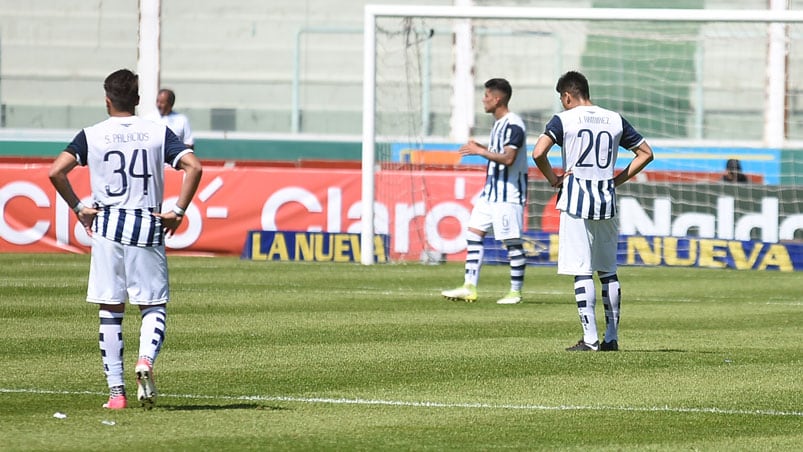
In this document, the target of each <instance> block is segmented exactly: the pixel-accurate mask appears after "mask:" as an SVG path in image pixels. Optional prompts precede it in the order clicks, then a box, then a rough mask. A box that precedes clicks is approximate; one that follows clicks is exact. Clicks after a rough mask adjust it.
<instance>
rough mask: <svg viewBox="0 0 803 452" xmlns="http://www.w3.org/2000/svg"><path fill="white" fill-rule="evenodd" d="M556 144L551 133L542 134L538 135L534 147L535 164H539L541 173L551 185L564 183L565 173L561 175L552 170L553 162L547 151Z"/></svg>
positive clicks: (558, 185)
mask: <svg viewBox="0 0 803 452" xmlns="http://www.w3.org/2000/svg"><path fill="white" fill-rule="evenodd" d="M554 144H555V142H554V141H552V138H551V137H550V136H549V135H546V134H544V135H541V136H540V137H538V141H537V142H536V143H535V147H534V148H533V160H535V164H536V165H537V166H538V169H539V170H540V171H541V174H543V175H544V177H546V180H547V182H549V185H551V186H553V187H560V185H561V184H562V183H563V178H564V176H565V174H561V175H560V176H558V175H556V174H555V171H553V170H552V164H551V163H549V159H548V158H547V153H548V152H549V150H550V149H552V146H553V145H554Z"/></svg>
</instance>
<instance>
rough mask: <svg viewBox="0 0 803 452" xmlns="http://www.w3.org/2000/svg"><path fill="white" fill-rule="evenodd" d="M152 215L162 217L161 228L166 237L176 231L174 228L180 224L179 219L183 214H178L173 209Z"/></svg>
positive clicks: (181, 218) (182, 217)
mask: <svg viewBox="0 0 803 452" xmlns="http://www.w3.org/2000/svg"><path fill="white" fill-rule="evenodd" d="M153 216H155V217H159V218H161V219H162V229H164V231H165V232H166V233H167V236H168V237H170V236H172V235H173V234H175V233H176V229H178V227H179V226H181V220H183V219H184V215H178V214H176V213H175V212H173V211H169V212H165V213H154V214H153Z"/></svg>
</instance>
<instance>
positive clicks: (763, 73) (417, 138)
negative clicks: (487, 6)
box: [375, 16, 803, 261]
mask: <svg viewBox="0 0 803 452" xmlns="http://www.w3.org/2000/svg"><path fill="white" fill-rule="evenodd" d="M466 23H468V24H469V25H470V27H469V29H470V35H469V38H468V39H470V43H471V51H470V59H471V60H472V61H473V63H472V64H471V66H470V68H469V70H470V72H471V77H472V80H473V81H472V85H473V86H472V88H471V90H470V91H469V92H466V91H463V92H459V93H457V94H456V93H455V86H456V84H455V80H456V78H457V76H459V75H460V74H457V76H456V71H459V70H461V69H460V66H459V65H458V64H457V63H456V61H457V57H458V52H459V50H458V48H459V46H458V45H457V44H456V43H457V42H459V38H460V37H459V31H458V30H460V29H461V28H460V26H461V24H466ZM768 26H769V24H768V23H748V22H716V21H713V22H682V21H679V22H670V21H646V22H645V21H641V22H631V21H611V20H538V19H519V20H497V19H481V18H473V19H470V20H469V19H445V18H422V17H381V16H380V17H377V21H376V28H375V32H376V41H375V43H376V71H375V74H376V84H375V91H376V102H375V108H376V114H375V135H376V142H377V146H376V149H377V152H376V156H377V162H376V163H377V165H376V169H375V181H376V186H375V187H376V188H375V190H376V191H375V200H376V203H377V204H376V205H377V206H378V207H377V209H376V214H375V215H376V216H375V225H376V231H375V232H377V233H387V234H389V235H390V238H391V242H390V245H391V256H392V258H393V259H394V260H401V261H407V260H417V259H419V258H422V256H423V258H425V259H428V258H430V257H431V256H432V255H433V254H434V255H435V256H445V257H449V258H450V259H452V258H453V259H460V258H461V257H462V254H461V253H462V252H463V251H464V248H465V241H464V239H463V232H464V229H465V222H466V221H467V219H468V214H469V212H470V208H471V204H472V200H473V198H474V197H475V196H476V195H477V194H478V193H479V191H480V189H481V186H482V184H483V182H484V169H485V166H484V161H483V160H481V159H477V158H468V157H464V158H461V157H460V156H459V154H458V153H457V148H458V147H459V145H460V144H461V143H460V142H458V141H457V140H456V139H455V138H454V137H455V136H461V133H466V132H465V130H467V131H468V132H467V133H468V134H469V135H470V136H472V137H474V138H475V139H476V140H477V141H479V142H481V143H487V141H488V136H487V134H488V133H489V131H490V128H491V125H492V123H493V118H492V117H491V115H489V114H487V113H485V112H484V111H483V109H482V104H481V100H482V95H483V91H484V89H483V83H484V82H485V81H486V80H488V79H490V78H494V77H503V78H506V79H508V80H509V81H510V82H511V85H512V86H513V96H512V99H511V102H510V109H511V111H513V112H516V113H518V114H519V115H520V116H522V117H523V118H524V120H525V123H526V126H527V129H528V130H527V135H528V149H526V150H525V152H527V153H528V154H529V153H531V152H532V146H533V144H534V143H535V141H536V139H537V137H538V136H539V135H540V133H541V132H542V131H543V129H544V125H545V124H546V122H547V121H548V120H549V119H550V118H551V117H552V115H554V114H555V113H557V112H559V111H560V109H561V106H560V102H559V98H558V94H557V93H556V92H555V89H554V87H555V82H556V80H557V78H558V76H559V75H560V74H562V73H563V72H565V71H567V70H578V71H581V72H583V73H584V74H585V75H586V76H587V77H588V79H589V82H590V86H591V98H592V101H593V102H594V103H595V104H597V105H600V106H602V107H605V108H608V109H612V110H616V111H619V112H621V113H622V115H623V116H624V117H625V118H626V119H627V120H628V121H629V122H630V123H631V124H633V125H634V126H635V127H636V128H637V129H638V130H639V132H641V133H642V135H644V136H645V138H647V140H648V141H649V142H650V143H651V144H652V145H653V148H654V149H655V151H656V161H655V162H654V163H653V164H652V165H650V167H648V171H646V172H645V173H644V174H642V175H641V177H639V179H638V180H637V181H634V182H632V183H628V184H625V185H624V186H622V188H621V190H620V198H623V199H624V204H623V206H624V207H626V208H628V209H631V216H630V217H625V218H623V219H622V233H623V234H625V233H626V234H643V235H671V236H678V237H689V236H690V237H707V238H723V239H737V240H763V241H773V240H776V241H777V240H801V239H803V231H801V230H800V229H799V228H798V227H797V226H796V225H797V224H798V223H799V222H798V220H794V219H793V220H790V222H787V224H786V226H784V225H783V222H784V220H785V219H788V218H790V217H794V216H795V215H797V216H798V217H799V216H800V204H801V203H800V199H798V189H797V186H799V185H801V183H802V182H803V178H801V176H799V175H798V174H797V173H799V172H800V170H803V158H801V157H800V155H801V154H800V152H799V151H796V150H795V149H792V148H794V143H795V142H796V141H798V140H803V102H802V101H803V96H802V95H801V93H803V48H802V47H801V45H800V44H802V43H803V26H801V25H799V24H785V26H786V32H785V40H786V41H785V42H786V49H787V55H786V61H785V63H786V65H787V66H788V69H787V76H786V81H785V83H786V98H785V115H784V116H785V117H784V125H783V129H784V134H785V143H789V145H788V146H785V149H767V148H765V147H764V146H763V145H762V140H763V139H764V136H763V134H764V122H765V104H766V98H767V77H768V71H773V70H783V68H769V67H768V47H769V46H768ZM461 96H462V97H461ZM465 96H468V98H469V99H470V104H469V105H470V106H471V108H472V109H473V110H472V112H470V113H471V114H469V115H467V117H468V118H470V119H469V122H470V123H471V124H467V125H465V127H466V128H465V129H464V131H463V132H461V129H460V128H459V127H457V128H455V126H454V122H455V121H454V117H455V115H456V114H458V117H459V114H460V113H462V114H465V113H466V112H464V111H457V112H456V111H455V106H456V105H458V106H459V105H465V102H462V103H461V101H465V100H466V97H465ZM463 108H465V107H463ZM631 156H632V154H631V153H630V152H629V151H626V150H622V149H620V157H619V164H620V165H621V166H622V167H623V166H624V165H626V164H627V162H629V161H630V158H631ZM729 159H738V160H739V162H740V166H741V169H742V172H743V173H745V175H746V177H747V179H748V181H749V182H748V183H746V184H727V183H722V176H723V175H724V173H725V169H726V162H727V161H728V160H729ZM529 160H530V164H531V178H530V190H529V197H530V199H529V202H528V207H527V221H526V223H527V224H526V227H527V229H528V230H533V231H547V232H551V231H554V230H556V227H557V220H556V218H557V216H556V213H554V209H553V208H552V205H553V204H554V198H555V197H554V192H553V191H552V190H551V189H549V187H548V186H547V184H546V183H545V182H544V181H543V179H542V177H541V176H540V173H538V171H537V169H535V167H534V164H533V163H532V161H531V159H529ZM550 160H551V161H552V162H553V166H557V167H559V166H560V152H559V151H553V152H551V153H550ZM768 199H769V200H768ZM666 209H668V210H669V213H668V214H667V213H665V210H666ZM755 215H757V216H758V217H754V216H755ZM767 216H775V217H777V218H773V219H772V220H771V221H770V220H766V221H764V220H762V218H764V217H767ZM723 217H725V218H723ZM759 217H760V218H759ZM741 220H744V221H741ZM784 227H785V228H786V229H785V230H784Z"/></svg>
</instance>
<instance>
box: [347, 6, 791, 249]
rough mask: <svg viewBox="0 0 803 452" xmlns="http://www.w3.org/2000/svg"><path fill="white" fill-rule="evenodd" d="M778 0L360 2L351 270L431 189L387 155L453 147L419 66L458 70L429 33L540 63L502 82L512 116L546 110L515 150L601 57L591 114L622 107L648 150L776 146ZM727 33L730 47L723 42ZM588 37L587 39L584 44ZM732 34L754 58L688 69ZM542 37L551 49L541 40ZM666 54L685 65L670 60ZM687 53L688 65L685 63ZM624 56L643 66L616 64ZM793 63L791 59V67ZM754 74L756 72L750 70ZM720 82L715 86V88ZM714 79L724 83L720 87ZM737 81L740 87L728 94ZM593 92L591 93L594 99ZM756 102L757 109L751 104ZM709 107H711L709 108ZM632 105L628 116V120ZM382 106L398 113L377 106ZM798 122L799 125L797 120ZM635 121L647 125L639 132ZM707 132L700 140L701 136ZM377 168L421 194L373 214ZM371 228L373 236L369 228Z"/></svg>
mask: <svg viewBox="0 0 803 452" xmlns="http://www.w3.org/2000/svg"><path fill="white" fill-rule="evenodd" d="M778 3H779V2H773V4H774V6H776V8H774V9H768V10H715V9H619V8H530V7H486V6H460V7H456V6H394V5H367V6H366V7H365V10H364V27H365V28H364V35H363V57H364V61H363V77H364V78H363V112H362V114H363V121H362V125H363V130H362V178H361V182H362V188H361V196H362V202H361V206H360V211H361V212H360V214H361V224H360V228H361V230H360V232H361V233H362V237H361V250H362V253H361V263H362V264H365V265H370V264H373V263H374V241H373V237H374V234H376V233H378V232H384V233H388V234H389V235H390V236H391V240H393V235H394V234H398V233H399V232H400V231H401V232H403V233H411V232H410V231H408V228H407V227H405V226H404V225H401V226H400V222H399V221H397V222H396V224H395V226H394V225H391V226H388V224H389V220H388V217H392V216H394V215H399V214H400V213H401V214H404V215H406V216H404V217H403V220H402V221H406V219H409V218H415V217H418V216H421V215H423V213H424V211H426V209H427V207H426V203H427V198H428V197H429V196H430V195H431V194H432V192H431V188H428V187H427V185H428V184H430V183H431V182H432V180H433V179H432V177H431V175H429V174H428V173H427V172H426V165H417V163H426V162H421V161H416V160H415V159H414V158H411V157H410V155H411V154H406V155H407V158H408V159H407V160H404V159H402V160H399V149H398V146H397V147H396V148H394V146H396V145H398V144H400V143H407V144H408V145H412V146H408V147H413V148H414V147H421V148H422V149H423V148H425V147H426V144H428V143H430V142H439V143H443V146H441V147H442V148H448V147H449V146H450V145H453V144H454V143H450V141H454V137H453V136H450V132H449V130H448V127H447V126H443V125H442V124H446V123H448V121H447V120H446V119H445V117H444V116H443V115H441V116H438V113H443V112H442V111H440V112H438V111H434V110H435V109H434V108H433V107H432V105H433V104H435V103H437V102H436V101H438V100H439V99H440V102H441V104H447V103H448V101H445V100H444V99H445V98H448V95H447V94H444V93H443V91H445V90H440V91H439V90H438V87H437V86H435V85H436V84H440V85H443V84H448V83H451V82H452V80H453V78H451V76H454V74H448V75H445V74H444V72H443V71H442V72H440V73H437V72H436V69H433V67H432V66H433V65H440V66H449V67H452V68H453V67H458V66H455V65H454V64H453V62H452V61H451V60H450V59H451V58H454V57H455V56H454V55H453V52H454V51H456V50H455V49H454V43H453V41H454V40H453V39H452V40H451V42H444V43H443V44H442V45H440V46H439V45H438V43H434V39H433V38H432V36H439V35H447V36H449V35H450V33H453V30H454V24H455V23H456V22H457V21H466V20H469V21H471V23H472V27H474V29H475V33H476V34H477V35H478V36H479V35H480V34H483V33H484V34H485V35H489V36H495V39H496V40H495V41H494V43H496V44H499V46H500V48H504V53H505V55H506V56H507V57H510V56H511V55H515V56H516V57H517V58H519V59H520V60H521V61H526V60H527V59H533V60H536V59H539V58H540V59H541V61H540V62H541V63H544V64H547V63H548V64H549V65H552V67H553V70H552V71H546V72H548V73H546V74H545V75H544V80H547V81H539V82H533V83H530V82H531V81H530V80H523V76H521V74H519V76H518V79H517V82H519V83H516V82H513V87H514V96H513V97H514V100H513V101H512V102H513V103H514V104H515V106H512V107H511V110H513V111H517V110H520V111H523V110H527V109H528V108H529V106H528V103H529V102H530V99H532V98H535V97H539V98H542V99H543V98H545V97H548V96H552V97H551V98H549V100H548V101H546V102H545V104H546V106H541V107H538V108H539V109H540V110H539V111H538V112H537V114H533V115H532V117H531V118H530V119H529V120H528V118H525V122H527V127H528V136H529V137H530V141H531V142H530V143H528V147H529V148H530V149H527V150H526V152H530V151H531V147H532V145H533V144H534V139H535V137H537V136H538V134H540V131H541V130H542V128H543V124H544V120H545V119H548V117H549V116H550V115H551V114H554V113H557V110H556V109H555V102H554V93H552V92H551V91H553V90H554V89H553V88H552V87H553V86H554V82H555V80H556V76H557V75H558V74H559V73H563V72H565V71H566V70H571V69H577V70H580V71H583V72H585V70H586V69H587V68H586V67H585V65H586V64H588V65H591V64H594V62H595V61H605V60H606V59H607V60H615V62H616V64H617V65H618V66H611V67H604V68H601V69H599V70H598V71H597V72H596V73H595V75H596V74H601V75H600V77H601V79H600V78H596V79H595V78H592V77H590V82H591V85H592V99H594V100H599V99H600V98H602V99H604V100H605V101H606V102H604V103H603V102H599V104H600V105H601V106H603V107H609V108H613V109H616V110H620V111H621V110H624V114H625V116H626V117H628V119H631V122H633V123H634V125H635V126H636V127H637V128H638V129H639V130H641V131H642V132H645V130H644V129H646V133H644V135H645V136H646V137H647V138H648V140H650V142H651V143H655V142H660V141H661V140H664V141H665V142H667V143H671V144H672V145H673V146H684V145H688V146H700V145H704V144H708V143H719V144H722V143H729V144H731V145H734V146H746V147H749V146H753V147H767V148H776V149H780V148H783V147H784V146H787V145H788V143H789V141H790V139H791V138H793V137H790V136H789V133H788V131H787V129H788V125H789V121H790V118H789V117H790V114H789V112H790V94H789V89H788V84H789V80H790V76H789V71H790V69H789V68H788V67H787V64H788V62H789V51H790V45H791V44H790V42H791V38H790V34H794V35H797V34H799V32H800V31H801V30H800V29H799V28H797V27H795V28H794V30H793V31H791V32H790V29H789V27H790V26H793V25H795V26H796V25H799V24H801V23H803V11H793V10H787V9H785V8H777V5H778ZM511 24H512V25H511ZM739 24H741V25H739ZM564 25H565V26H567V27H569V26H571V27H573V28H572V30H570V31H568V34H569V35H570V37H569V39H566V38H565V36H564V34H566V33H567V31H566V30H563V29H562V27H563V26H564ZM651 28H656V29H660V32H661V33H656V36H655V37H651V40H652V41H655V42H658V45H656V46H652V47H643V48H641V47H638V46H641V45H643V43H641V42H639V36H640V34H643V33H651ZM664 29H666V30H664ZM511 30H512V31H511ZM506 33H508V34H511V35H515V36H518V37H520V38H521V39H522V40H531V41H532V42H533V43H526V44H522V45H521V47H516V46H517V45H519V44H513V45H512V47H511V44H510V42H511V41H509V40H507V38H506V37H504V36H503V35H505V34H506ZM673 33H676V34H677V37H675V35H674V34H673ZM734 36H735V37H738V39H739V40H734V41H733V42H729V39H731V38H732V37H734ZM729 37H730V38H729ZM511 39H512V38H511ZM517 39H518V38H517ZM596 39H599V41H600V42H595V41H594V40H596ZM741 39H745V41H744V42H749V43H750V44H751V45H756V47H759V46H761V47H763V50H760V51H756V52H755V53H754V54H753V53H750V52H747V51H745V52H743V53H745V54H746V55H745V58H746V59H745V60H742V61H739V60H738V59H739V58H740V57H741V56H740V55H737V54H733V55H731V54H728V55H725V58H731V59H733V60H734V61H733V63H732V64H733V67H732V68H730V67H729V68H722V69H721V70H719V71H715V70H714V69H713V68H707V69H710V73H711V74H712V75H710V76H709V75H707V73H706V72H704V71H702V70H701V69H700V67H699V66H700V65H701V64H706V63H707V62H708V60H706V58H710V57H709V56H707V55H701V52H703V50H704V49H708V48H710V47H712V48H714V50H715V51H716V52H719V53H722V54H723V55H724V54H725V53H726V52H725V51H724V50H722V49H723V48H726V47H728V46H731V47H733V46H738V45H739V43H740V42H742V41H740V40H741ZM543 40H552V41H549V43H548V44H544V43H543V42H542V41H543ZM748 40H749V41H748ZM477 41H478V40H477ZM567 41H571V42H570V45H572V46H574V47H577V48H578V49H580V50H579V52H582V55H581V56H578V55H576V54H572V55H571V59H569V57H568V56H567V54H565V53H564V52H566V50H567V46H568V45H567V43H566V42H567ZM475 44H476V42H475ZM394 45H395V46H396V47H394ZM478 45H480V46H481V44H478ZM487 47H488V48H475V49H473V51H474V52H475V53H479V52H486V53H488V54H489V55H490V56H488V55H486V57H485V58H484V61H486V62H488V63H489V64H491V65H493V64H495V63H497V61H496V60H495V59H494V58H493V52H494V49H493V48H491V47H493V45H492V44H488V45H487ZM540 47H549V50H550V51H551V52H552V53H543V54H538V55H535V54H534V52H535V51H537V50H538V49H539V48H540ZM611 47H615V48H617V49H619V50H618V51H619V52H621V54H619V55H617V54H615V53H614V54H611V53H604V52H605V51H609V50H608V49H609V48H611ZM489 48H490V50H489ZM511 49H512V50H511ZM439 52H440V53H439ZM656 52H666V54H665V55H664V54H655V53H656ZM678 53H679V54H682V55H684V56H683V57H681V58H680V59H677V56H676V55H677V54H678ZM692 54H693V55H696V56H694V57H688V55H692ZM748 54H749V55H748ZM629 56H632V57H633V58H634V59H636V58H642V57H644V59H643V60H634V61H627V58H628V57H629ZM673 59H674V60H673ZM442 60H449V61H447V62H444V61H442ZM477 60H480V59H479V58H477ZM517 61H519V60H517ZM667 61H668V62H667ZM796 61H797V62H798V63H800V62H801V61H803V58H800V59H796ZM476 64H478V65H479V64H482V63H480V62H477V63H476ZM662 65H664V66H662ZM740 65H742V66H740ZM709 66H711V65H710V64H709ZM653 67H658V68H659V69H660V71H662V73H661V74H652V73H651V69H652V68H653ZM740 67H742V68H749V69H750V70H749V72H750V74H751V75H750V80H749V81H745V80H743V79H739V78H738V74H735V72H737V71H736V68H740ZM539 69H541V68H540V67H539ZM759 69H760V72H761V74H758V72H759ZM447 70H448V69H447ZM508 70H511V66H510V65H508V66H505V65H501V66H500V69H499V70H498V71H496V72H495V74H494V75H495V76H499V77H506V78H507V77H508V75H507V74H506V71H508ZM444 71H445V70H444ZM680 71H685V72H682V73H681V72H680ZM487 72H488V71H485V73H487ZM654 72H659V71H657V70H656V71H654ZM659 76H660V78H659ZM720 76H721V77H722V80H718V79H714V78H716V77H720ZM726 76H727V77H731V78H733V80H728V79H725V77H726ZM478 77H479V76H478ZM605 77H607V78H605ZM483 82H484V79H479V78H478V79H476V80H475V86H477V87H478V89H477V91H478V92H481V89H480V88H481V86H482V83H483ZM748 82H749V83H750V86H749V87H748V89H745V87H744V86H741V84H742V83H748ZM731 85H733V86H731ZM520 87H521V88H522V89H519V88H520ZM657 88H661V89H666V92H657V91H658V89H657ZM628 90H634V91H639V92H641V93H642V94H641V95H642V96H644V97H645V98H646V100H644V102H642V103H640V104H638V105H635V104H637V103H638V102H634V101H633V99H631V98H629V97H627V95H628V94H627V91H628ZM729 90H732V91H729ZM709 91H710V92H709ZM739 91H745V92H746V93H745V97H738V96H737V95H735V94H734V93H737V92H739ZM519 92H523V93H524V94H519ZM595 92H597V93H602V94H601V95H595ZM678 92H679V93H680V94H677V93H678ZM383 96H384V100H383ZM759 97H760V105H756V104H758V103H759V102H756V99H759ZM709 98H711V99H714V100H713V101H709ZM729 101H733V102H735V103H740V104H744V105H741V107H745V108H744V109H745V110H746V109H747V106H748V105H749V109H751V110H756V111H755V114H754V116H755V120H754V119H752V116H751V117H750V119H747V115H743V116H744V118H743V119H738V117H739V114H740V113H739V112H738V111H730V110H729V109H727V108H723V107H722V105H726V104H727V102H729ZM383 102H385V103H383ZM707 103H711V104H713V105H714V107H711V108H710V109H709V110H710V111H708V110H706V107H707ZM609 104H614V105H609ZM380 106H381V108H379V107H380ZM631 107H632V110H630V111H628V109H629V108H631ZM393 108H396V109H398V111H390V110H391V109H393ZM670 110H671V111H670ZM479 114H480V115H481V114H482V113H481V112H480V113H479ZM752 114H753V113H752V112H751V115H752ZM801 115H803V113H801ZM463 116H465V115H463ZM631 116H635V118H631ZM471 117H472V118H473V117H481V116H475V115H471ZM734 118H737V119H736V120H734ZM632 119H635V120H632ZM793 119H794V118H793ZM739 121H743V123H740V122H739ZM748 121H750V122H749V124H751V126H752V124H753V123H756V122H760V125H759V126H758V128H760V131H755V132H751V134H747V133H745V132H744V129H745V126H744V124H746V123H748ZM799 122H800V123H803V120H800V121H799ZM641 123H644V124H647V125H646V126H641V127H640V124H641ZM439 124H441V125H440V126H439ZM728 127H730V128H731V129H728ZM703 128H705V130H703ZM800 128H801V129H803V126H801V127H800ZM539 129H541V130H539ZM731 130H732V131H733V132H731ZM711 131H713V133H709V132H711ZM477 132H478V134H477V136H478V137H483V136H484V134H486V133H487V131H486V130H484V129H483V126H478V128H477ZM801 136H803V132H801ZM402 147H403V146H402ZM401 152H404V150H402V151H401ZM394 164H395V166H394ZM405 164H407V165H405ZM388 168H393V169H394V170H399V168H402V169H403V170H404V171H408V173H407V174H406V175H405V176H404V177H405V179H404V181H403V182H402V184H404V185H409V186H410V187H415V190H419V189H420V192H415V190H414V189H412V188H410V187H406V186H405V187H403V188H396V187H389V188H388V190H389V191H390V192H392V193H394V195H398V194H399V193H402V192H404V193H408V192H409V193H410V198H409V200H407V201H405V202H404V203H402V204H403V206H402V207H401V208H399V207H396V208H395V209H394V208H393V206H386V205H385V206H380V207H379V211H378V210H377V209H378V207H377V206H378V204H377V200H378V199H379V198H381V197H382V196H383V195H382V190H384V189H385V188H384V186H383V185H382V184H380V187H379V188H377V180H381V178H382V173H383V172H384V171H385V170H386V169H388ZM396 179H398V177H397V178H396ZM393 183H396V182H393ZM458 185H459V183H455V186H454V190H455V193H458V192H460V190H461V188H459V187H458ZM433 186H435V185H434V184H433ZM461 193H462V192H461ZM463 195H465V194H463ZM455 215H457V214H455ZM421 223H422V224H421V229H422V231H423V232H420V234H421V235H422V237H424V236H425V235H426V234H427V233H428V232H431V231H432V229H433V228H437V225H434V226H433V225H432V224H431V223H432V222H431V221H429V220H428V219H424V220H421ZM378 228H380V229H385V230H381V231H378V230H377V229H378ZM405 240H406V239H405ZM426 241H427V240H426V238H423V239H422V240H421V242H422V243H426ZM400 249H402V250H403V249H404V248H403V247H401V248H400Z"/></svg>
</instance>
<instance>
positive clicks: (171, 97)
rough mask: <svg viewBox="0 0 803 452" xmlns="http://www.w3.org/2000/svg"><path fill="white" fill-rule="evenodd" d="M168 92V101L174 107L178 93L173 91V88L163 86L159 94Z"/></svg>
mask: <svg viewBox="0 0 803 452" xmlns="http://www.w3.org/2000/svg"><path fill="white" fill-rule="evenodd" d="M162 93H164V94H167V103H168V104H170V106H171V107H172V106H173V105H175V104H176V93H174V92H173V90H172V89H167V88H162V89H160V90H159V94H162Z"/></svg>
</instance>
